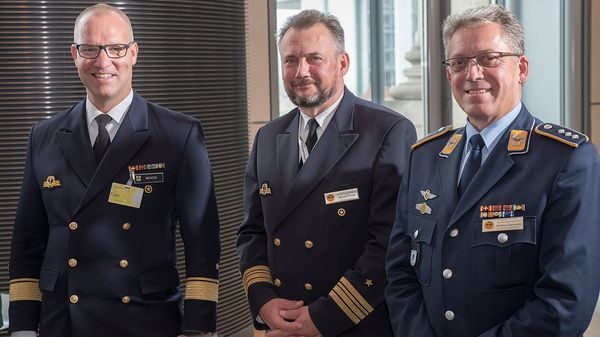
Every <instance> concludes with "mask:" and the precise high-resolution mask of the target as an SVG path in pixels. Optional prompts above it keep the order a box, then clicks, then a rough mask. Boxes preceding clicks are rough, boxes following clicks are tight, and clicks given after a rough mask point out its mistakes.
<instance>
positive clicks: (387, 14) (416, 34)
mask: <svg viewBox="0 0 600 337" xmlns="http://www.w3.org/2000/svg"><path fill="white" fill-rule="evenodd" d="M421 2H422V1H420V0H383V50H382V52H383V54H384V55H383V56H384V57H383V59H384V63H385V64H384V74H385V76H384V77H385V78H383V79H381V80H382V81H384V84H385V86H384V88H385V91H384V102H383V104H384V105H385V106H387V107H389V108H391V109H393V110H396V111H398V112H400V113H401V114H403V115H404V116H406V117H407V118H408V119H410V120H411V121H412V122H413V123H414V124H415V127H416V128H417V136H418V137H421V136H423V134H424V133H425V127H424V119H425V118H424V112H423V100H422V93H423V81H422V80H421V79H422V65H421V54H422V53H421V22H422V20H421V13H422V11H421Z"/></svg>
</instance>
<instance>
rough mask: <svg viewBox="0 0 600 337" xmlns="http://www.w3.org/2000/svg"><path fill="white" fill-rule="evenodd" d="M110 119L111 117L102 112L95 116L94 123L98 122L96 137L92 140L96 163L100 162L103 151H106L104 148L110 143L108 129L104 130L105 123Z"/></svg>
mask: <svg viewBox="0 0 600 337" xmlns="http://www.w3.org/2000/svg"><path fill="white" fill-rule="evenodd" d="M111 120H112V118H111V117H110V116H109V115H107V114H104V113H103V114H100V115H98V117H96V123H98V137H96V141H95V142H94V154H95V155H96V163H98V164H100V161H101V160H102V157H104V153H106V150H107V149H108V146H109V145H110V136H109V135H108V131H106V124H108V122H110V121H111Z"/></svg>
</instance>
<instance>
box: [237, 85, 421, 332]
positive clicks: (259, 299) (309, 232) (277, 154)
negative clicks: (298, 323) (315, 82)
mask: <svg viewBox="0 0 600 337" xmlns="http://www.w3.org/2000/svg"><path fill="white" fill-rule="evenodd" d="M299 118H300V117H299V111H298V109H294V110H292V111H291V112H290V113H288V114H287V115H285V116H283V117H281V118H279V119H277V120H274V121H272V122H271V123H269V124H268V125H266V126H265V127H263V128H261V129H260V130H259V132H258V134H257V135H256V139H255V141H254V147H253V149H252V153H251V154H250V159H249V162H248V168H247V171H246V186H245V214H244V215H245V217H244V221H243V223H242V225H241V226H240V229H239V232H238V241H237V249H238V253H239V255H240V259H241V262H240V263H241V272H242V274H243V280H244V287H245V290H246V293H247V295H248V300H249V303H250V309H251V312H252V315H253V317H254V318H255V319H256V317H257V315H258V311H259V309H260V308H261V307H262V306H263V305H264V304H265V303H266V302H268V301H269V300H271V299H272V298H275V297H282V298H286V299H291V300H303V301H304V303H305V304H307V305H308V306H309V313H310V316H311V318H312V320H313V321H314V323H315V325H316V326H317V328H318V329H319V330H320V332H321V333H322V335H323V336H325V337H330V336H340V335H343V336H391V334H392V332H391V328H390V325H389V319H388V313H387V308H386V307H385V304H384V300H383V289H384V286H385V278H384V257H385V251H386V248H387V242H388V237H389V232H390V230H391V226H392V224H393V221H394V212H395V209H394V207H395V206H394V205H395V201H396V197H397V191H398V186H399V184H400V181H401V179H402V177H403V176H404V173H405V171H406V170H407V167H408V166H407V164H408V156H409V151H410V148H409V147H410V144H412V143H413V142H414V140H415V138H416V134H415V129H414V126H413V125H412V123H411V122H410V121H408V120H407V119H405V118H404V117H402V116H401V115H399V114H397V113H395V112H393V111H391V110H388V109H385V108H383V107H381V106H378V105H375V104H372V103H370V102H367V101H364V100H362V99H359V98H357V97H355V96H354V95H352V93H350V91H348V90H347V89H346V90H345V93H344V97H343V98H342V100H341V102H340V105H339V106H338V108H337V110H336V112H335V114H334V116H333V118H332V119H331V122H330V123H329V125H328V126H327V128H326V129H325V130H324V133H323V135H322V136H321V137H320V139H319V141H318V143H317V144H316V146H315V147H314V149H313V150H312V152H311V154H310V156H309V158H308V160H307V161H306V163H305V164H304V165H303V166H302V169H300V171H298V158H299V157H298V120H299ZM347 190H350V191H349V192H348V193H347V194H346V198H345V199H342V198H343V196H342V194H343V193H335V192H340V191H347ZM328 197H329V200H330V201H327V200H328V199H327V198H328ZM338 198H340V199H338ZM343 200H345V201H343ZM337 201H342V202H337ZM255 326H256V327H257V328H262V329H264V328H266V327H265V326H264V325H261V324H260V323H259V322H258V321H256V320H255Z"/></svg>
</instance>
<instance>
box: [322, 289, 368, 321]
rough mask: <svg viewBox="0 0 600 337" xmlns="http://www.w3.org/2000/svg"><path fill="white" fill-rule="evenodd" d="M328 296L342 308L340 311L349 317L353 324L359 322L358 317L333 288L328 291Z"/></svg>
mask: <svg viewBox="0 0 600 337" xmlns="http://www.w3.org/2000/svg"><path fill="white" fill-rule="evenodd" d="M329 297H331V298H332V299H333V300H334V301H335V303H336V304H337V305H338V307H340V309H342V311H343V312H344V313H345V314H346V316H348V318H350V320H351V321H352V322H354V324H358V323H359V322H360V320H361V319H360V318H358V317H357V316H356V315H355V314H354V312H353V311H352V310H350V308H349V307H348V306H347V305H346V303H344V301H343V300H342V299H341V298H340V297H339V296H338V295H337V294H336V293H335V290H332V291H330V292H329Z"/></svg>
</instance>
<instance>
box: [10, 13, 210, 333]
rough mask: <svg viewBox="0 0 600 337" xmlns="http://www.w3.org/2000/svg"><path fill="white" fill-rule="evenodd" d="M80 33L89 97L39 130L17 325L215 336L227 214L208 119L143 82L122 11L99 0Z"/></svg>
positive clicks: (16, 279)
mask: <svg viewBox="0 0 600 337" xmlns="http://www.w3.org/2000/svg"><path fill="white" fill-rule="evenodd" d="M74 32H75V34H74V38H75V39H74V41H75V42H74V44H73V45H72V46H71V55H72V57H73V60H74V61H75V65H76V67H77V70H78V72H79V77H80V79H81V81H82V82H83V84H84V85H85V87H86V91H87V97H86V98H85V99H84V100H83V101H82V102H80V103H78V104H76V105H75V106H73V107H72V108H70V109H67V111H65V112H62V113H59V114H57V115H56V116H54V117H52V118H50V119H48V120H44V121H41V122H39V123H37V124H36V125H35V126H34V127H33V128H32V130H31V134H30V137H29V145H28V149H27V159H26V164H25V172H24V177H23V186H22V189H21V199H20V202H19V207H18V211H17V217H16V221H15V225H14V232H13V240H12V248H11V257H10V328H11V330H12V331H13V336H35V332H37V331H39V335H40V336H41V337H52V336H56V337H83V336H85V337H125V336H127V337H132V336H140V337H142V336H144V337H148V336H154V337H170V336H171V337H176V336H178V335H181V334H185V335H187V336H196V335H207V334H210V333H211V332H213V331H215V328H216V302H217V293H218V270H217V269H218V261H219V254H220V242H219V220H218V215H217V206H216V199H215V193H214V188H213V179H212V173H211V168H210V164H209V161H208V156H207V152H206V147H205V146H204V142H203V134H202V127H201V125H200V122H199V121H198V120H196V119H193V118H191V117H188V116H185V115H183V114H180V113H177V112H174V111H171V110H168V109H165V108H162V107H160V106H158V105H155V104H152V103H150V102H148V101H146V100H144V99H143V98H142V97H140V96H139V95H138V94H136V93H135V92H134V91H133V90H132V81H131V79H132V69H133V66H134V64H135V63H136V60H137V56H138V45H137V43H136V42H135V41H134V39H133V31H132V29H131V24H130V22H129V19H128V18H127V16H126V15H125V13H123V12H122V11H121V10H119V9H117V8H115V7H111V6H108V5H104V4H99V5H95V6H92V7H89V8H87V9H85V10H84V11H83V12H82V13H81V14H80V15H79V17H78V18H77V20H76V22H75V31H74ZM177 223H179V226H180V229H181V234H182V237H183V241H184V243H185V255H186V261H185V262H186V276H187V281H186V292H185V297H184V298H182V294H181V293H180V291H179V289H178V286H179V282H180V281H179V275H178V272H177V268H176V263H177V261H176V257H177V254H176V250H175V240H176V238H175V228H176V226H177ZM182 302H184V303H182ZM182 304H183V314H182V312H181V306H182Z"/></svg>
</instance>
